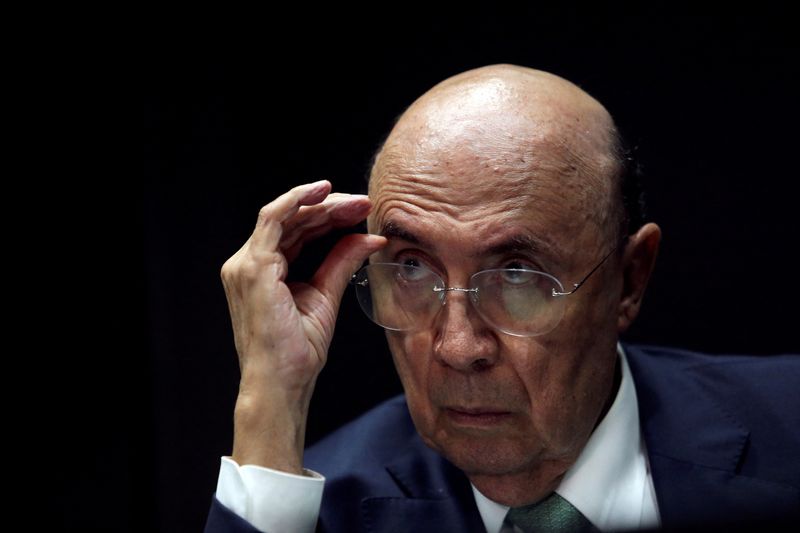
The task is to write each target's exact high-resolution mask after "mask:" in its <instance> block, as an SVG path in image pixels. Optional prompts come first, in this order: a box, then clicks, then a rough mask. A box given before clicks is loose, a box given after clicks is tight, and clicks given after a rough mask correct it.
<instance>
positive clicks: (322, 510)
mask: <svg viewBox="0 0 800 533" xmlns="http://www.w3.org/2000/svg"><path fill="white" fill-rule="evenodd" d="M625 179H627V178H626V168H625V161H624V158H623V157H622V150H621V148H620V141H619V138H618V135H617V133H616V129H615V126H614V123H613V121H612V119H611V117H610V116H609V114H608V113H607V111H606V110H605V109H604V108H603V106H602V105H600V104H599V103H598V102H597V101H596V100H594V99H593V98H592V97H590V96H589V95H588V94H586V93H585V92H583V91H582V90H581V89H579V88H578V87H576V86H575V85H573V84H572V83H570V82H568V81H566V80H563V79H561V78H559V77H556V76H554V75H551V74H548V73H544V72H540V71H535V70H531V69H527V68H521V67H516V66H510V65H496V66H490V67H485V68H480V69H476V70H472V71H469V72H465V73H462V74H460V75H457V76H455V77H453V78H450V79H448V80H446V81H444V82H442V83H440V84H439V85H437V86H436V87H434V88H433V89H431V90H430V91H429V92H428V93H426V94H425V95H423V96H422V97H421V98H419V99H418V100H417V101H416V102H414V104H413V105H411V107H409V109H408V110H407V111H406V112H405V113H404V114H403V116H402V117H401V118H400V120H399V121H398V123H397V124H396V126H395V127H394V129H393V130H392V132H391V134H390V135H389V137H388V139H387V140H386V142H385V144H384V146H383V147H382V149H381V150H380V152H379V154H378V155H377V157H376V159H375V164H374V167H373V169H372V174H371V181H370V187H369V197H366V196H361V195H349V194H338V193H334V194H331V185H330V184H329V183H328V182H326V181H322V182H317V183H312V184H309V185H303V186H300V187H296V188H295V189H292V190H291V191H289V192H288V193H286V194H284V195H283V196H281V197H279V198H277V199H276V200H274V201H273V202H271V203H270V204H268V205H266V206H265V207H264V208H263V209H262V210H261V212H260V213H259V216H258V221H257V224H256V228H255V230H254V231H253V234H252V236H251V237H250V239H249V240H248V241H247V242H246V243H245V245H244V246H243V247H242V248H241V249H240V250H239V251H238V252H237V253H236V254H235V255H234V256H233V257H231V258H230V259H229V260H228V261H227V262H226V263H225V265H224V266H223V268H222V280H223V283H224V286H225V291H226V294H227V297H228V303H229V307H230V313H231V317H232V322H233V329H234V335H235V342H236V349H237V352H238V355H239V363H240V367H241V383H240V388H239V396H238V399H237V403H236V409H235V414H234V422H235V430H234V444H233V454H232V457H231V458H223V460H222V469H221V474H220V481H219V485H218V490H217V494H216V497H215V499H214V501H213V504H212V509H211V513H210V515H209V520H208V524H207V531H253V530H254V528H255V529H258V530H263V531H274V532H277V531H310V530H313V529H314V528H315V525H316V527H318V528H319V529H322V530H326V531H451V530H452V531H489V532H491V533H496V532H498V531H501V530H502V531H514V530H517V531H540V530H541V531H557V530H563V531H579V530H586V531H591V530H597V529H599V530H609V529H637V528H654V527H659V526H668V527H670V526H682V525H686V524H705V523H719V522H721V521H727V520H732V519H740V518H747V519H752V518H758V517H775V516H785V515H787V514H788V513H791V512H792V510H793V509H795V508H796V506H798V503H799V502H800V488H799V485H800V483H798V479H800V472H799V471H800V468H798V461H797V458H796V457H797V452H798V442H800V437H798V431H797V423H796V422H795V423H794V424H787V422H786V420H787V419H788V418H790V417H794V420H795V421H796V420H797V413H798V412H800V406H799V405H798V400H797V397H798V395H797V394H796V391H790V387H792V383H794V385H793V387H796V386H797V383H798V381H797V380H798V366H797V364H796V360H795V359H794V358H792V357H782V358H770V359H769V360H768V361H767V360H762V359H757V358H749V357H708V356H701V355H698V354H691V353H687V352H677V351H673V350H666V349H654V348H648V349H644V348H637V347H633V346H626V347H623V346H621V345H620V344H619V343H618V336H619V334H620V333H622V332H624V331H625V330H626V329H627V328H628V327H629V326H630V324H631V322H632V321H633V320H634V319H635V318H636V315H637V314H638V312H639V308H640V305H641V302H642V296H643V294H644V291H645V288H646V286H647V282H648V279H649V277H650V274H651V272H652V270H653V266H654V263H655V258H656V254H657V250H658V246H659V239H660V236H661V233H660V230H659V228H658V226H656V225H655V224H652V223H648V224H640V223H639V222H638V221H637V219H638V217H637V216H636V213H635V212H634V207H632V206H635V201H631V198H626V195H625V194H623V190H624V189H625V187H626V184H625ZM364 218H367V221H368V228H369V233H370V234H369V235H350V236H348V237H346V238H344V239H343V240H342V241H341V242H339V243H338V244H337V245H336V247H335V248H334V249H333V250H332V251H331V252H330V254H329V255H328V257H327V258H326V259H325V261H324V262H323V264H322V265H321V266H320V267H319V270H318V271H317V273H316V275H315V276H314V277H313V279H312V280H311V281H310V282H309V283H308V284H297V285H287V284H286V283H285V279H286V275H287V271H288V268H289V264H290V263H291V262H292V260H293V259H294V258H295V257H296V256H297V255H298V253H299V252H300V250H301V248H302V247H303V245H304V244H305V243H306V242H308V241H309V240H310V239H313V238H315V237H318V236H320V235H322V234H324V233H326V232H328V231H329V230H330V229H331V228H335V227H347V226H351V225H354V224H356V223H358V222H360V221H361V220H363V219H364ZM367 258H369V259H370V261H369V265H368V266H366V267H363V268H361V269H359V267H360V266H361V265H362V263H363V262H364V261H365V259H367ZM354 272H355V273H356V274H355V276H354V275H353V274H354ZM348 281H352V284H353V285H354V286H355V290H356V292H357V294H358V296H359V299H360V301H361V304H362V307H363V308H364V310H365V312H366V313H367V315H368V316H369V317H370V318H371V319H372V320H373V321H375V322H376V323H378V324H379V325H381V326H383V327H385V328H386V335H387V340H388V343H389V346H390V349H391V352H392V355H393V358H394V363H395V366H396V368H397V371H398V374H399V375H400V378H401V381H402V384H403V388H404V390H405V395H404V396H403V397H401V398H396V399H394V400H390V401H389V402H387V403H385V404H383V405H381V406H379V407H377V408H376V409H374V410H373V411H371V412H370V413H367V414H366V415H364V416H363V417H362V418H360V419H359V420H357V421H355V422H353V423H351V424H349V425H348V426H346V427H345V428H343V429H341V430H339V431H338V432H336V433H334V434H333V435H331V436H329V437H328V438H326V439H325V440H323V441H322V442H320V443H319V444H317V445H316V446H315V447H313V448H312V449H310V450H309V451H308V452H307V453H306V456H305V459H304V435H305V426H306V419H307V413H308V406H309V402H310V401H311V396H312V393H313V390H314V383H315V380H316V377H317V375H318V373H319V372H320V371H321V369H322V367H323V365H324V364H325V360H326V354H327V349H328V346H329V344H330V341H331V337H332V335H333V330H334V324H335V321H336V316H337V310H338V307H339V302H340V300H341V298H342V294H343V292H344V290H345V288H346V286H347V285H348ZM765 385H768V387H766V386H765ZM348 386H357V384H348ZM763 389H767V390H763ZM745 398H747V399H745ZM780 410H783V412H784V415H783V416H779V415H778V414H776V413H778V412H779V411H780ZM323 476H324V478H323ZM323 488H324V494H323ZM559 528H561V529H559Z"/></svg>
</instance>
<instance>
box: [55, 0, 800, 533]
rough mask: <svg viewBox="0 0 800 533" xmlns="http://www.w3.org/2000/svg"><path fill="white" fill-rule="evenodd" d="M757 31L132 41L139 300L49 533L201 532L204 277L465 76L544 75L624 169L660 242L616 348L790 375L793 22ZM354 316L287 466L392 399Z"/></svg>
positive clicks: (382, 26)
mask: <svg viewBox="0 0 800 533" xmlns="http://www.w3.org/2000/svg"><path fill="white" fill-rule="evenodd" d="M758 9H759V10H758V12H754V11H753V10H752V9H751V10H745V9H744V8H743V10H742V11H740V12H727V13H724V14H720V13H714V14H709V15H707V16H702V15H698V14H691V15H690V14H682V13H676V12H668V11H667V10H665V9H662V8H659V7H649V8H639V10H638V11H636V12H628V11H622V10H601V9H598V8H595V9H594V10H591V11H589V12H585V11H580V10H578V9H573V10H566V11H564V12H559V13H554V12H543V11H541V10H540V9H539V8H536V9H534V8H533V7H529V8H526V9H523V10H521V11H520V10H519V9H516V10H515V11H514V12H507V13H503V14H500V13H499V12H496V13H486V12H480V13H474V14H473V15H469V16H467V15H455V14H453V13H450V12H444V11H442V12H432V11H431V10H430V8H428V9H426V10H425V11H420V12H416V13H414V14H413V15H411V14H407V13H405V14H399V13H392V12H388V13H386V14H385V15H382V16H381V17H380V18H375V19H373V20H367V21H364V22H359V23H357V24H356V23H352V22H351V23H347V22H343V21H346V20H355V17H356V16H357V15H360V14H358V13H346V12H340V11H337V12H329V13H317V12H315V15H316V17H315V21H314V22H312V21H309V20H306V19H287V18H283V17H278V16H267V15H263V16H259V17H257V18H255V20H254V19H253V18H252V17H250V16H248V15H246V14H242V15H241V17H240V18H239V19H237V20H236V21H234V24H231V25H224V27H223V23H222V22H221V21H217V22H215V23H214V24H208V23H205V24H199V23H197V22H196V21H192V20H184V21H183V22H182V24H180V25H178V26H174V25H165V26H164V27H161V28H153V29H150V28H148V29H147V31H145V32H143V38H142V48H141V59H142V61H141V72H140V76H141V82H142V92H143V96H144V108H143V113H144V115H143V118H144V126H143V134H144V160H143V171H144V174H143V181H142V182H141V185H142V187H141V188H140V189H138V191H136V193H137V194H141V199H142V204H141V206H140V210H137V211H136V212H135V213H133V214H132V216H133V217H134V220H135V221H137V223H140V224H141V232H138V233H137V237H136V238H135V239H134V240H133V241H131V242H132V243H133V245H130V243H126V244H127V246H126V247H125V249H126V250H127V251H128V252H133V254H131V256H130V257H129V258H128V259H127V260H128V261H130V263H129V264H131V265H133V267H134V270H136V271H137V272H138V274H139V275H138V276H137V277H136V278H135V279H137V280H141V281H136V282H134V283H133V284H131V285H130V287H128V296H129V300H128V302H129V303H130V305H128V306H127V313H125V314H124V315H122V314H120V315H119V316H113V315H114V313H113V312H109V314H110V315H112V316H109V317H106V319H107V321H108V331H109V334H110V337H112V338H119V339H124V341H123V342H122V343H121V344H124V349H123V351H121V352H119V357H120V360H119V361H118V364H119V368H121V369H122V372H123V373H124V376H125V379H123V380H121V381H120V382H117V383H116V384H114V385H111V384H105V385H101V386H100V387H101V388H100V390H99V393H98V394H99V395H101V397H102V398H103V399H104V401H102V402H100V403H101V407H99V408H97V407H96V405H95V406H94V411H93V412H92V419H93V420H94V421H95V422H99V423H95V422H92V423H87V424H86V427H83V428H82V429H83V430H85V431H87V432H88V433H87V434H88V435H91V436H93V437H95V441H97V437H99V436H102V439H100V445H99V446H96V447H95V448H94V452H93V453H92V454H90V456H91V457H90V459H89V462H88V464H87V465H86V466H85V468H83V469H82V470H81V471H80V473H79V483H78V485H77V488H76V486H75V485H74V484H73V485H71V487H72V489H71V490H70V491H69V494H67V497H66V499H65V502H66V503H65V508H66V509H67V513H66V514H67V525H68V528H70V529H74V530H84V531H88V530H95V529H97V530H100V529H109V528H110V529H114V528H115V527H116V526H115V525H113V524H117V525H118V529H119V530H122V531H145V530H152V531H198V530H201V529H202V525H203V523H204V520H205V514H206V511H207V508H208V505H209V503H210V500H211V495H212V493H213V491H214V489H215V486H216V477H217V472H218V467H219V456H221V455H223V454H228V453H230V447H231V440H232V437H231V435H232V420H231V417H232V410H233V406H234V401H235V397H236V391H237V383H238V381H237V380H238V368H237V363H236V354H235V351H234V349H233V342H232V334H231V330H230V321H229V318H228V314H227V305H226V302H225V296H224V293H223V290H222V286H221V283H220V281H219V269H220V267H221V265H222V264H223V262H224V261H225V260H226V259H227V258H228V257H229V256H230V255H231V254H233V253H234V252H235V251H236V250H237V249H238V248H239V247H240V246H241V244H242V243H243V242H244V241H245V240H246V239H247V237H248V235H249V234H250V232H251V230H252V226H253V224H254V222H255V219H256V214H257V212H258V209H259V208H260V207H261V206H262V205H263V204H265V203H267V202H269V201H270V200H271V199H272V198H274V197H275V196H276V195H278V194H280V193H282V192H284V191H285V190H287V189H289V188H290V187H292V186H295V185H298V184H301V183H305V182H310V181H315V180H317V179H322V178H327V179H330V180H331V181H332V182H333V185H334V189H335V190H341V191H347V192H363V191H364V190H365V175H366V172H367V164H368V161H369V158H370V156H371V154H372V152H373V151H374V150H375V149H376V148H377V146H378V145H379V143H380V141H381V140H382V138H383V137H384V136H385V134H386V133H387V132H388V130H389V128H390V127H391V124H392V121H393V120H394V118H395V117H396V116H397V115H398V114H400V113H401V112H402V111H403V110H404V108H405V107H406V106H407V105H409V104H410V103H411V102H412V101H413V100H414V99H415V98H416V97H417V96H419V95H420V94H422V93H423V92H425V91H426V90H427V89H429V88H430V87H431V86H433V85H434V84H436V83H437V82H439V81H441V80H443V79H445V78H446V77H448V76H451V75H453V74H456V73H458V72H461V71H463V70H466V69H469V68H473V67H477V66H482V65H486V64H491V63H498V62H508V63H516V64H521V65H527V66H532V67H535V68H540V69H544V70H548V71H551V72H553V73H556V74H558V75H561V76H563V77H565V78H567V79H569V80H571V81H573V82H575V83H577V84H579V85H580V86H582V87H583V88H584V89H585V90H587V91H588V92H589V93H590V94H592V95H594V96H595V97H596V98H598V99H599V100H600V101H601V102H603V103H604V104H605V105H606V107H607V108H608V109H609V110H610V111H611V113H612V114H613V115H614V116H615V117H616V119H617V121H618V123H619V124H620V126H621V128H622V129H623V131H624V132H625V133H626V135H627V137H628V139H629V140H630V141H631V142H632V144H634V145H636V146H638V150H637V155H638V157H639V159H640V161H641V162H642V163H643V164H644V168H645V172H646V174H647V176H648V178H647V182H646V189H647V191H648V197H649V206H650V209H649V213H650V217H649V218H650V219H652V220H654V221H656V222H658V223H659V224H660V225H661V227H662V229H663V232H664V240H663V245H662V250H661V256H660V258H659V263H658V267H657V269H656V272H655V276H654V278H653V280H652V284H651V288H650V290H649V292H648V295H647V298H646V300H645V305H644V309H643V312H642V314H641V316H640V318H639V320H638V322H637V324H636V325H635V327H634V329H633V330H632V331H631V332H630V333H629V334H628V335H627V336H626V338H627V339H628V340H631V341H637V342H646V343H654V344H666V345H672V346H681V347H686V348H690V349H696V350H705V351H710V352H746V353H756V354H770V353H775V352H798V349H800V342H798V340H797V338H796V329H797V317H798V313H797V311H796V307H795V306H796V304H797V302H798V301H800V299H798V296H800V294H799V293H798V289H797V287H796V279H797V275H796V274H797V264H798V263H797V254H796V247H797V244H798V238H797V229H798V223H797V213H796V210H797V207H796V193H797V191H798V186H797V179H798V172H797V165H796V157H797V152H798V146H797V140H798V134H797V127H798V123H797V119H798V109H797V108H798V106H797V98H798V94H800V91H798V90H799V89H800V83H799V82H798V80H799V79H800V78H798V75H799V74H800V72H799V71H798V61H797V51H798V50H797V46H796V40H795V38H794V35H793V33H792V31H790V27H789V25H788V23H789V22H791V20H793V18H792V17H790V16H789V15H788V14H787V13H780V12H774V13H773V12H766V10H765V8H764V7H762V6H759V8H758ZM390 21H391V23H390ZM332 241H333V239H332V238H328V239H323V240H321V241H320V242H319V243H317V244H316V245H314V246H312V247H311V249H309V250H308V253H306V254H304V255H303V256H302V257H301V259H300V260H299V263H298V265H297V268H296V269H295V271H294V274H293V275H295V276H297V277H304V276H306V275H309V274H310V273H311V272H313V270H314V267H315V265H316V264H318V261H319V260H320V258H321V257H322V256H323V255H324V252H325V250H326V249H327V248H328V247H329V246H330V244H331V242H332ZM565 245H568V243H566V244H565ZM137 246H140V249H141V251H142V252H143V256H140V255H137V254H136V251H137V250H135V249H133V250H131V248H136V247H137ZM354 304H355V302H354V296H353V294H352V293H348V294H346V295H345V300H344V303H343V307H342V311H341V314H340V321H339V324H338V326H337V335H336V337H335V339H334V343H333V346H332V347H331V351H330V356H329V363H328V366H327V367H326V369H325V371H324V372H323V374H322V376H321V378H320V380H319V385H318V387H317V392H316V396H315V401H314V403H313V408H312V413H311V420H310V423H309V435H308V437H309V441H310V442H313V441H314V440H316V439H318V438H319V437H320V436H322V435H324V434H325V433H326V432H328V431H330V430H331V429H333V428H335V427H337V426H338V425H340V424H341V423H343V422H345V421H347V420H349V419H351V418H353V417H355V416H356V415H357V414H359V413H361V412H363V411H364V410H366V409H367V408H369V407H370V406H371V405H373V404H375V403H376V402H378V401H379V400H381V399H383V398H386V397H388V396H391V395H393V394H395V393H396V392H398V391H399V384H398V381H397V379H396V377H395V375H394V370H393V368H392V365H391V361H390V356H389V354H388V351H387V349H386V347H385V344H384V341H383V334H382V332H381V331H380V329H379V328H378V327H377V326H373V325H371V324H370V323H368V322H367V320H366V319H365V318H364V317H362V316H361V313H360V311H359V310H358V308H357V306H356V305H354ZM120 383H122V384H121V385H120ZM676 393H678V394H679V393H680V391H676ZM98 428H100V429H98ZM80 430H81V427H80V426H79V427H78V428H77V429H76V431H80ZM87 493H89V494H93V495H94V496H93V499H92V500H87V498H86V496H85V495H86V494H87Z"/></svg>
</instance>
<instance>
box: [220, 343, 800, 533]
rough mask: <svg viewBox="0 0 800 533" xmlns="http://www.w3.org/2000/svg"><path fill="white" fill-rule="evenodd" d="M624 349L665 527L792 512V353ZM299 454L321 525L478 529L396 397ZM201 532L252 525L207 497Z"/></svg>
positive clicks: (799, 403) (798, 389)
mask: <svg viewBox="0 0 800 533" xmlns="http://www.w3.org/2000/svg"><path fill="white" fill-rule="evenodd" d="M625 350H626V354H627V355H628V363H629V364H630V367H631V373H632V374H633V379H634V383H635V386H636V393H637V397H638V401H639V416H640V420H641V430H642V433H643V434H644V438H645V443H646V445H647V452H648V456H649V460H650V467H651V470H652V475H653V483H654V485H655V491H656V498H657V500H658V506H659V512H660V514H661V520H662V523H663V525H664V527H665V528H673V529H677V528H682V527H685V526H699V525H702V524H715V525H720V524H727V523H734V524H735V523H739V524H741V521H743V520H745V521H748V522H752V521H761V520H764V519H766V520H768V521H769V523H770V524H782V523H783V522H782V521H783V520H788V519H789V517H790V516H792V517H796V516H797V514H798V510H800V356H797V355H785V356H770V357H748V356H717V355H715V356H709V355H702V354H697V353H692V352H687V351H679V350H673V349H667V348H659V347H637V346H626V347H625ZM305 462H306V466H307V467H308V468H310V469H312V470H315V471H317V472H320V473H321V474H323V475H324V476H325V477H326V478H327V482H326V484H325V492H324V494H323V500H322V509H321V511H320V518H319V527H318V529H320V530H323V531H335V532H357V531H374V532H379V531H414V532H421V531H437V532H438V531H484V527H483V522H482V521H481V518H480V515H479V513H478V510H477V507H476V506H475V501H474V498H473V495H472V491H471V489H470V486H469V482H468V480H467V478H466V477H465V476H464V474H463V473H462V472H461V471H459V470H458V469H457V468H455V467H454V466H453V465H451V464H450V463H448V462H447V461H446V460H445V459H443V458H442V457H441V456H439V455H438V454H436V453H435V452H433V451H431V450H430V449H428V448H427V447H426V446H425V445H424V444H422V442H421V440H420V438H419V436H418V435H417V432H416V430H415V429H414V426H413V424H412V422H411V418H410V417H409V414H408V410H407V408H406V405H405V401H404V398H403V397H402V396H398V397H396V398H393V399H391V400H389V401H387V402H385V403H383V404H381V405H379V406H378V407H376V408H375V409H373V410H371V411H370V412H368V413H367V414H365V415H364V416H362V417H360V418H359V419H357V420H355V421H354V422H351V423H350V424H348V425H346V426H344V427H343V428H341V429H339V430H338V431H336V432H335V433H333V434H331V435H330V436H328V437H326V438H325V439H323V440H322V441H320V442H319V443H318V444H316V445H315V446H313V447H312V448H310V449H309V450H308V451H307V454H306V457H305ZM762 523H763V522H762ZM206 531H207V532H223V531H239V532H252V531H255V530H254V529H253V528H252V527H251V526H249V525H248V524H247V523H246V522H244V521H243V520H241V519H239V518H238V517H237V516H235V515H234V514H233V513H232V512H230V511H229V510H228V509H226V508H225V507H224V506H222V505H221V504H220V503H219V502H218V501H217V500H216V499H214V500H213V502H212V507H211V512H210V514H209V518H208V523H207V525H206Z"/></svg>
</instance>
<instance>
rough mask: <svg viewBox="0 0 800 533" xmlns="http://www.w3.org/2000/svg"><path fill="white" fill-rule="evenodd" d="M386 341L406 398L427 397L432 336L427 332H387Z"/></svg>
mask: <svg viewBox="0 0 800 533" xmlns="http://www.w3.org/2000/svg"><path fill="white" fill-rule="evenodd" d="M386 340H387V342H388V344H389V349H390V351H391V352H392V359H393V360H394V366H395V368H396V369H397V374H398V376H400V381H401V382H402V383H403V388H404V389H405V392H406V396H408V397H409V398H416V397H418V396H420V395H426V385H427V381H428V374H429V370H430V362H431V351H432V348H431V347H432V344H431V343H432V338H431V335H430V334H429V333H427V332H419V333H399V332H396V331H388V330H387V331H386Z"/></svg>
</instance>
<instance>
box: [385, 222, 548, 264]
mask: <svg viewBox="0 0 800 533" xmlns="http://www.w3.org/2000/svg"><path fill="white" fill-rule="evenodd" d="M380 235H382V236H383V237H386V238H387V239H398V240H402V241H405V242H408V243H411V244H416V245H417V246H420V247H422V248H427V249H430V250H433V249H435V248H436V247H435V246H434V245H433V244H431V243H430V242H428V241H427V240H425V239H424V238H422V237H420V236H419V235H416V234H414V233H412V232H411V231H409V230H408V229H407V228H405V227H403V226H401V225H400V224H398V223H397V222H394V221H389V222H387V223H386V224H384V225H383V227H382V228H381V231H380ZM513 252H526V253H529V254H533V255H536V256H541V255H551V256H552V254H553V251H552V249H551V247H550V246H549V245H547V244H546V243H545V242H543V241H541V240H539V239H536V238H535V237H533V236H531V235H529V234H526V233H517V234H514V235H510V236H509V237H507V238H505V239H503V240H502V241H500V242H498V243H495V244H491V245H489V246H487V247H485V248H482V249H480V250H478V251H477V252H475V253H473V254H470V255H472V256H473V257H480V256H493V255H494V256H497V255H505V254H509V253H513Z"/></svg>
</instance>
